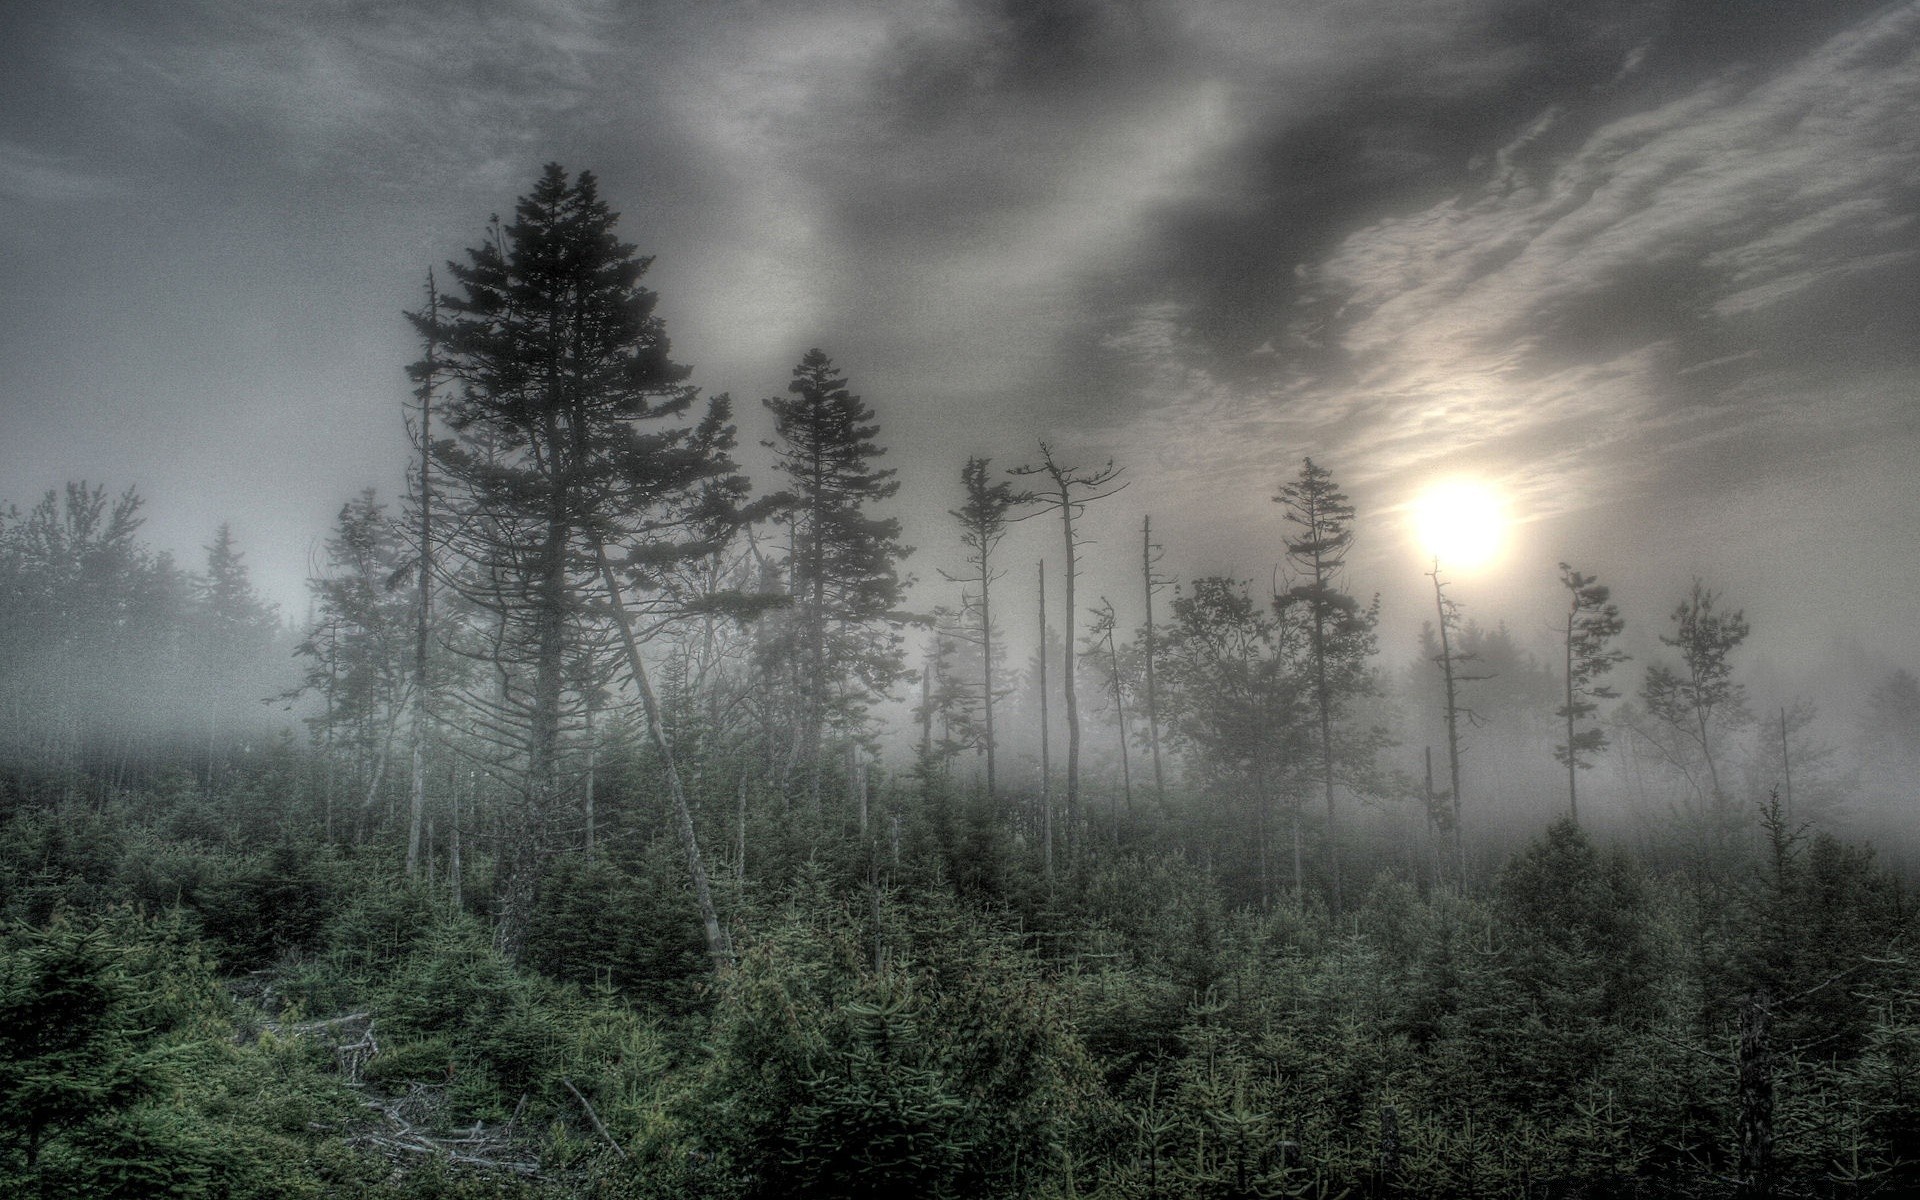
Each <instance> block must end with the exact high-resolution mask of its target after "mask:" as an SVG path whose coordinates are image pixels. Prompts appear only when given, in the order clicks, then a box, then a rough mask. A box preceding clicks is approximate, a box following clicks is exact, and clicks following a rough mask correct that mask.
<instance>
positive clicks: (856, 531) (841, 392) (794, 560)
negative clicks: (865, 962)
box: [763, 349, 912, 808]
mask: <svg viewBox="0 0 1920 1200" xmlns="http://www.w3.org/2000/svg"><path fill="white" fill-rule="evenodd" d="M787 391H788V392H789V393H790V395H789V396H780V397H769V398H768V399H767V400H765V401H764V402H763V403H765V404H766V406H767V409H768V410H769V411H770V412H772V413H773V418H774V430H775V433H776V434H777V437H778V440H777V441H775V442H771V443H768V445H769V446H770V448H772V449H773V451H774V454H775V468H776V469H777V470H778V471H779V472H780V473H781V474H782V475H783V476H785V477H786V480H787V488H788V496H787V503H788V505H789V507H788V513H789V521H790V523H791V533H792V539H793V541H792V549H791V557H790V562H789V565H788V578H789V580H790V586H791V587H792V589H793V616H792V619H791V621H790V623H789V636H788V638H787V639H786V644H785V645H784V646H783V647H782V648H781V649H782V650H783V651H784V653H785V655H786V657H787V660H788V665H789V670H790V672H791V677H792V678H793V680H794V682H795V685H796V692H797V695H798V699H799V708H798V712H797V714H796V719H795V722H794V729H793V740H792V742H791V744H790V748H789V751H788V757H787V763H786V768H785V775H786V776H787V777H788V779H790V778H791V775H792V773H793V771H794V769H795V768H796V767H797V766H798V765H799V764H800V763H801V762H803V761H804V762H805V763H806V765H807V769H808V786H809V789H810V794H811V797H812V801H813V804H814V806H815V807H816V808H817V807H818V805H819V799H820V786H821V771H822V768H821V751H822V747H823V743H824V740H825V737H826V734H827V730H828V727H829V726H830V725H831V726H834V727H835V729H836V732H838V733H839V735H840V736H841V737H842V738H843V739H844V740H845V742H846V743H847V745H848V746H849V747H851V746H852V743H853V740H854V738H855V737H856V736H857V734H858V732H859V729H860V726H861V723H862V721H863V720H864V717H865V714H866V710H867V706H868V705H869V704H870V703H871V702H872V701H873V700H874V699H875V698H876V697H877V696H879V695H880V694H883V693H884V692H885V691H886V690H887V689H888V688H890V687H892V686H893V685H894V684H895V683H897V682H899V681H900V680H901V679H902V678H903V677H904V676H903V672H902V662H903V650H902V644H901V637H900V635H899V632H898V625H899V617H898V614H897V611H896V610H897V609H898V608H899V605H900V601H901V596H902V594H903V592H904V584H903V583H902V581H901V578H900V571H899V563H900V560H901V559H903V558H905V557H906V556H907V555H908V554H909V553H911V552H912V551H911V548H910V547H908V546H905V545H902V544H901V542H900V522H899V521H897V520H894V519H892V518H882V517H875V516H872V515H870V512H869V510H870V508H871V506H872V505H873V504H875V503H876V502H878V501H882V500H885V499H887V498H888V497H890V496H892V495H893V494H894V493H895V492H896V491H898V490H899V489H900V484H899V482H898V481H897V480H896V479H895V478H894V471H893V469H892V468H883V467H879V466H876V465H875V463H874V460H876V459H878V458H879V457H880V456H881V455H883V454H885V453H886V451H885V449H884V448H883V447H882V446H881V445H880V444H879V443H878V442H876V441H875V440H874V437H875V435H876V434H878V433H879V432H880V427H879V426H878V425H877V424H875V423H874V419H873V417H874V414H873V409H871V408H870V407H868V406H867V405H866V404H865V403H864V402H863V401H862V400H861V399H860V397H858V396H856V395H854V394H853V393H852V392H850V391H849V390H848V389H847V381H846V379H845V377H844V376H842V375H841V374H840V372H839V370H838V368H836V367H835V366H834V365H833V360H832V359H830V358H828V357H827V356H826V354H825V353H823V352H822V351H820V350H818V349H814V350H809V351H807V353H806V354H805V355H804V356H803V357H802V358H801V360H800V363H799V365H798V366H796V367H794V369H793V381H792V382H791V383H789V384H788V385H787ZM785 783H786V780H783V787H784V786H785ZM849 786H852V781H851V780H849Z"/></svg>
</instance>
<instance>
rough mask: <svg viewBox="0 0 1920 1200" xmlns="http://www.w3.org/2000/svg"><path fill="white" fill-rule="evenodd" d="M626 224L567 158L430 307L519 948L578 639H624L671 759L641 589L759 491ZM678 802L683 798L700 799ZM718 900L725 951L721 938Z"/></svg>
mask: <svg viewBox="0 0 1920 1200" xmlns="http://www.w3.org/2000/svg"><path fill="white" fill-rule="evenodd" d="M617 221H618V214H616V213H614V212H613V211H612V210H611V209H610V208H609V207H608V206H607V204H606V203H605V202H604V201H603V200H602V199H601V198H600V194H599V186H598V183H597V181H596V180H595V179H594V177H593V175H592V174H591V173H589V172H581V173H580V175H579V176H578V177H576V178H574V179H569V178H568V176H567V174H566V172H565V171H564V170H562V169H561V168H560V166H559V165H558V164H548V166H547V167H546V169H545V171H544V172H543V174H542V176H541V178H540V180H539V182H538V183H537V184H536V185H535V187H534V189H533V190H532V191H531V192H529V193H528V194H527V195H525V196H523V197H521V199H520V200H519V202H518V204H517V205H516V207H515V214H514V221H513V223H512V224H510V225H507V226H505V227H502V226H501V225H500V223H499V222H498V220H497V219H496V220H495V222H494V223H493V225H492V227H491V228H490V229H489V231H488V236H487V238H486V239H485V240H484V241H483V242H482V244H481V245H480V246H478V247H475V248H473V249H470V250H469V251H468V252H467V261H466V262H464V263H457V262H456V263H450V264H449V267H448V269H449V271H450V273H451V274H452V276H453V278H454V281H455V282H456V284H458V286H459V289H460V290H459V292H458V293H457V294H447V295H442V296H440V297H439V305H438V309H439V313H440V320H439V321H438V322H437V323H436V322H435V321H434V320H433V319H432V316H433V314H432V312H431V310H430V311H429V312H428V313H426V314H412V315H411V320H412V321H413V323H414V325H415V327H416V328H417V329H419V330H420V331H421V333H422V334H423V336H424V337H425V338H426V339H427V341H428V342H429V344H430V345H431V346H433V347H436V348H437V350H438V355H439V358H438V361H439V369H440V371H441V373H442V377H443V378H445V379H447V380H448V381H450V382H453V383H456V384H457V385H458V386H457V388H452V389H449V391H450V395H449V397H448V400H447V403H446V404H445V405H444V416H445V419H446V422H447V425H448V427H450V428H451V429H452V430H453V431H454V433H455V438H453V439H450V440H447V441H441V442H437V443H435V446H434V455H433V461H434V463H435V465H437V466H438V468H439V478H440V484H441V487H442V489H443V490H442V492H441V493H440V495H441V496H442V497H443V498H444V499H443V504H442V507H443V508H447V509H450V510H451V511H449V512H447V514H446V516H447V520H446V522H445V524H446V526H447V528H449V529H450V530H454V531H456V532H454V533H452V534H451V535H450V537H449V543H450V546H449V548H450V549H451V551H452V552H453V554H454V556H455V557H456V558H457V559H458V562H457V564H456V565H455V566H454V567H453V568H452V569H451V571H450V574H451V577H452V582H453V584H454V586H455V588H456V589H457V591H458V593H459V596H460V598H461V599H462V601H463V602H464V603H466V604H467V605H469V606H471V607H472V609H474V610H475V611H476V612H477V613H479V614H483V619H482V621H480V622H479V623H477V624H475V625H474V626H473V627H472V629H471V631H470V633H469V635H468V637H467V639H466V644H465V646H464V649H465V651H466V653H468V654H469V655H471V656H473V657H475V658H477V659H479V660H481V661H483V662H485V663H486V664H487V665H488V667H489V668H490V669H491V671H492V672H493V677H494V681H495V686H494V688H493V689H492V691H491V692H490V693H485V694H483V693H481V692H480V691H478V690H477V689H476V690H470V691H468V692H467V693H466V694H465V699H466V701H467V702H468V704H469V705H470V706H471V708H472V710H473V711H472V720H471V722H470V723H471V724H472V725H473V726H474V727H475V728H476V729H477V730H480V731H482V732H483V733H484V737H485V740H486V742H487V743H488V744H490V745H491V746H493V747H494V753H493V754H492V755H491V757H490V760H489V761H487V762H486V764H485V765H486V767H487V768H488V770H489V771H490V773H492V774H494V775H495V776H496V777H504V778H508V779H512V780H516V781H517V784H518V786H517V793H518V794H517V796H516V797H515V798H514V802H513V803H512V804H511V805H510V808H509V812H508V819H507V822H506V825H507V828H506V831H505V835H506V841H505V844H504V846H503V848H502V854H501V858H500V866H499V870H498V883H497V890H498V895H497V903H498V906H499V923H498V926H497V929H496V937H497V940H498V942H499V944H500V946H501V947H502V948H503V949H505V950H507V951H509V952H511V953H516V954H517V953H518V951H519V948H520V943H521V940H522V938H523V937H524V934H525V929H526V922H527V920H528V916H529V914H530V913H531V911H532V906H533V902H534V899H535V896H534V887H535V881H536V880H537V878H538V875H539V869H540V864H541V862H542V860H543V859H544V858H545V856H546V855H548V854H549V853H550V852H551V851H552V849H553V845H552V840H551V828H550V827H551V822H552V820H553V817H554V814H555V812H556V811H557V807H558V804H559V801H560V795H559V793H560V789H561V785H562V780H563V774H562V770H561V760H562V757H563V755H564V754H565V753H566V752H567V750H568V746H567V743H566V739H565V737H564V735H565V733H566V731H567V730H568V729H569V727H570V725H571V724H572V723H573V719H574V717H575V715H576V714H577V713H579V712H580V711H581V710H582V708H583V706H584V704H585V702H586V697H585V696H584V695H583V694H582V690H581V689H580V688H579V686H578V681H579V680H581V679H583V678H593V673H592V672H590V671H589V672H585V673H584V674H583V673H582V671H581V670H580V654H581V653H582V651H583V649H584V648H585V647H588V646H590V645H592V644H594V643H596V642H598V643H599V644H601V645H603V646H605V647H607V649H608V650H609V651H611V650H615V649H618V650H620V651H623V652H624V657H625V658H626V660H627V664H628V667H629V674H630V676H631V678H632V681H633V684H634V687H635V689H636V690H637V691H638V692H639V693H640V694H641V699H642V700H643V702H644V707H645V708H646V710H647V724H648V729H649V732H650V734H651V735H652V737H653V741H654V744H655V747H656V751H657V752H658V753H659V754H661V756H662V757H663V759H665V760H666V761H667V765H668V766H669V768H671V748H670V745H669V743H668V742H667V740H666V732H665V729H664V726H663V725H662V723H661V721H660V719H659V715H658V710H657V704H656V703H655V702H654V697H653V696H652V695H651V691H650V688H649V686H648V683H647V681H646V679H645V678H644V675H645V671H644V664H643V663H642V662H641V660H640V658H639V651H638V640H639V636H640V635H637V634H636V633H635V630H634V629H633V628H632V626H631V624H630V623H629V618H630V616H631V615H632V612H633V610H632V605H631V604H630V603H629V598H630V597H633V598H634V599H635V600H636V601H637V600H638V598H639V597H641V596H644V595H646V594H647V593H648V590H649V588H650V587H651V586H652V585H653V584H654V583H655V582H657V579H658V576H659V574H660V572H662V571H663V570H665V569H666V568H667V567H668V566H669V565H671V564H673V563H675V562H679V561H682V560H684V559H686V558H688V557H693V556H697V555H699V554H702V553H706V552H707V551H708V550H709V548H710V546H709V544H708V538H709V536H710V532H711V531H710V528H709V527H711V526H713V525H715V524H722V525H724V524H727V523H728V521H729V520H730V519H731V517H732V515H733V512H732V509H733V506H734V505H735V504H736V502H737V501H738V500H739V499H740V498H741V496H742V495H743V493H744V487H745V484H744V481H743V480H741V479H740V478H739V477H738V476H737V474H735V472H734V467H733V463H732V459H731V457H730V451H731V447H732V439H733V428H732V426H731V424H729V421H728V417H729V410H728V406H727V403H726V401H725V398H724V397H718V398H715V399H714V400H712V401H710V402H709V404H708V406H707V409H706V412H705V414H704V415H703V416H701V417H700V418H699V419H698V420H684V419H682V418H685V417H687V416H688V415H689V414H690V411H691V410H692V408H693V405H694V401H695V397H696V392H695V389H694V388H693V387H691V386H690V385H688V384H687V383H686V382H685V380H686V378H687V376H688V374H689V371H688V368H686V367H684V366H682V365H680V364H679V363H676V362H674V361H673V360H672V358H671V357H670V356H669V355H670V347H669V344H668V341H667V337H666V333H665V329H664V326H663V324H662V323H661V321H660V319H659V318H658V317H657V316H655V315H654V309H655V306H656V304H657V297H656V296H655V294H654V293H653V292H651V291H649V290H647V289H646V288H644V287H642V286H640V279H641V277H642V276H643V275H644V274H645V272H646V271H647V269H648V267H649V265H650V264H651V262H652V260H651V259H648V258H642V257H640V256H638V255H637V254H636V253H635V248H634V247H633V246H632V245H629V244H627V243H625V242H622V241H621V240H620V239H619V237H618V235H617V234H616V232H615V225H616V223H617ZM609 627H611V629H610V628H609ZM616 635H617V636H616ZM669 774H670V775H672V772H671V770H669ZM676 778H677V777H676ZM675 799H676V808H677V810H678V808H679V807H680V803H679V802H683V801H684V796H681V795H679V794H678V792H676V796H675ZM684 817H685V814H684V812H678V811H677V815H676V824H677V825H679V826H680V833H681V840H682V842H683V845H684V846H685V848H686V849H687V852H688V858H689V866H690V869H691V870H692V872H693V874H694V876H695V877H696V890H698V884H699V883H700V881H701V880H702V879H703V878H704V876H703V873H702V871H701V869H700V867H699V857H698V848H697V843H695V842H694V840H693V838H692V827H691V822H690V821H688V820H686V819H684ZM703 915H704V916H706V917H707V924H708V931H709V940H710V942H711V943H713V944H714V953H715V957H716V960H718V959H719V958H721V957H722V956H723V951H724V950H725V948H724V946H723V945H721V944H720V943H721V942H722V941H723V940H724V939H723V937H722V936H719V930H718V926H717V924H716V923H715V921H714V920H713V918H712V914H711V912H710V911H709V912H707V913H704V914H703ZM725 953H730V951H725Z"/></svg>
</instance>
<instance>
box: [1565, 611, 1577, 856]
mask: <svg viewBox="0 0 1920 1200" xmlns="http://www.w3.org/2000/svg"><path fill="white" fill-rule="evenodd" d="M1575 579H1576V582H1577V581H1578V577H1577V576H1576V577H1575ZM1579 611H1580V593H1579V591H1578V590H1575V592H1574V596H1573V607H1572V608H1571V609H1569V610H1568V612H1567V811H1568V812H1569V813H1571V814H1572V816H1573V823H1574V824H1575V825H1578V824H1579V823H1580V784H1579V781H1578V778H1577V776H1578V775H1579V763H1578V761H1577V760H1578V758H1579V756H1578V755H1577V754H1575V753H1574V744H1573V619H1574V616H1575V615H1576V614H1578V613H1579Z"/></svg>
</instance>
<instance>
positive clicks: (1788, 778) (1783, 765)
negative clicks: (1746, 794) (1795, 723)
mask: <svg viewBox="0 0 1920 1200" xmlns="http://www.w3.org/2000/svg"><path fill="white" fill-rule="evenodd" d="M1780 774H1781V776H1782V777H1783V779H1784V782H1785V783H1786V785H1787V796H1786V800H1787V812H1786V816H1787V820H1788V821H1789V822H1791V821H1792V820H1793V755H1792V754H1791V753H1790V752H1789V750H1788V748H1787V710H1786V709H1785V708H1784V707H1783V708H1781V710H1780Z"/></svg>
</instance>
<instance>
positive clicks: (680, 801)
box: [593, 534, 733, 972]
mask: <svg viewBox="0 0 1920 1200" xmlns="http://www.w3.org/2000/svg"><path fill="white" fill-rule="evenodd" d="M593 550H594V556H595V557H596V558H597V559H598V560H599V563H600V579H601V582H603V583H604V584H605V585H606V588H607V599H608V601H609V603H611V605H612V606H613V615H614V619H615V622H616V624H617V625H618V626H619V630H620V645H621V647H622V649H624V650H625V651H626V655H627V670H628V671H629V672H630V673H631V674H632V675H633V686H634V689H635V690H636V691H638V692H639V693H640V705H641V708H642V710H643V711H644V712H645V715H646V720H647V737H648V738H650V739H651V740H652V742H653V748H654V751H655V752H656V753H658V754H659V755H660V765H661V768H662V770H663V771H664V772H665V774H666V776H667V793H668V795H669V797H671V799H672V801H673V824H674V829H675V831H676V832H678V833H679V835H680V848H681V849H682V850H683V851H684V852H685V853H686V856H687V874H688V876H689V877H690V878H691V879H692V881H693V898H694V901H695V902H696V903H697V904H698V905H699V906H700V923H701V925H702V926H703V927H704V928H705V929H706V934H707V955H708V957H710V958H712V959H713V969H714V970H715V971H716V972H718V971H723V970H725V969H726V968H727V967H728V966H730V965H731V964H732V963H733V943H732V941H731V940H730V939H729V938H728V937H727V931H726V927H725V926H723V925H721V924H720V917H719V914H718V913H716V912H715V911H714V907H713V892H712V889H710V888H709V887H708V886H707V868H706V865H705V864H704V863H703V862H702V861H701V858H700V840H699V837H698V836H697V835H696V833H695V831H694V828H693V810H692V808H691V807H690V806H689V805H688V804H687V792H686V788H685V787H684V786H683V785H682V784H681V782H680V768H679V766H678V764H677V763H676V762H675V761H674V756H673V744H672V743H671V742H670V741H668V740H667V728H666V726H665V725H664V724H663V723H662V722H661V720H660V701H659V698H658V697H656V696H655V695H654V692H653V683H652V681H651V680H650V679H649V677H648V675H647V665H646V663H645V662H644V661H643V660H642V659H641V657H640V646H639V643H637V642H636V641H634V637H633V624H632V622H631V621H629V620H628V619H627V605H626V601H625V600H624V599H622V598H621V595H620V585H619V583H618V582H617V581H616V580H615V579H614V577H613V564H612V563H610V562H608V561H607V548H606V546H605V545H604V544H603V543H602V542H601V540H600V537H599V535H598V534H595V535H594V539H593Z"/></svg>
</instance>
